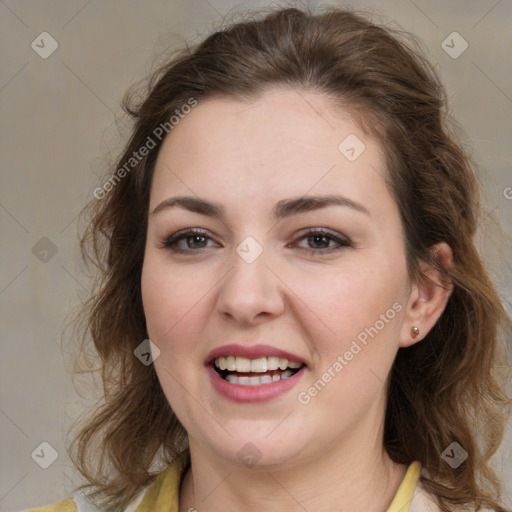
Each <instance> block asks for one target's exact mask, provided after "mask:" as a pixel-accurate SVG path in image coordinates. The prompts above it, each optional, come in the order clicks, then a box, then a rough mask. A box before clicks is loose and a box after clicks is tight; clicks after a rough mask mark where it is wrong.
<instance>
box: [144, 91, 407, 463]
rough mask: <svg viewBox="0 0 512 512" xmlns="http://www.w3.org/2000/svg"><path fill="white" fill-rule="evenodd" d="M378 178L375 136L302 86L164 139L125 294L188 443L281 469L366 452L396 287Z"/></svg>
mask: <svg viewBox="0 0 512 512" xmlns="http://www.w3.org/2000/svg"><path fill="white" fill-rule="evenodd" d="M363 144H364V145H363ZM384 172H385V167H384V157H383V154H382V152H381V150H380V147H379V145H378V144H377V143H376V141H375V140H374V139H372V138H371V137H369V136H367V135H366V134H364V133H363V132H362V131H361V129H360V128H359V127H358V126H357V125H356V124H355V123H354V122H353V121H352V120H351V119H350V117H349V116H348V115H347V114H346V113H344V112H340V111H339V110H337V111H335V110H334V108H333V106H332V104H331V103H330V102H329V100H328V99H326V98H324V97H322V96H320V95H318V94H316V93H313V92H308V91H300V93H299V92H296V91H292V90H285V89H276V90H273V91H271V92H267V93H265V95H264V96H262V97H261V98H260V99H258V100H254V101H251V102H249V103H245V102H242V101H241V100H238V99H234V98H216V99H210V100H205V101H203V102H200V103H199V104H198V106H196V107H195V108H194V109H193V110H192V111H191V113H190V114H188V115H187V116H186V117H184V118H183V119H181V121H180V122H179V124H178V125H177V126H175V127H174V129H173V130H172V131H171V132H170V134H169V136H168V137H167V138H166V139H165V141H164V143H163V145H162V147H161V150H160V153H159V156H158V161H157V163H156V168H155V174H154V179H153V183H152V189H151V198H150V215H149V219H148V235H147V244H146V251H145V259H144V267H143V273H142V295H143V303H144V311H145V315H146V319H147V327H148V334H149V337H150V339H151V340H152V342H153V343H154V344H155V345H156V346H157V347H158V348H159V350H160V354H159V356H158V357H156V359H155V362H154V364H155V369H156V371H157V374H158V377H159V379H160V382H161V384H162V387H163V390H164V392H165V395H166V397H167V399H168V401H169V403H170V404H171V406H172V409H173V410H174V411H175V413H176V415H177V416H178V418H179V420H180V421H181V422H182V424H183V425H184V427H185V429H186V430H187V432H188V434H189V440H190V443H191V447H192V446H195V447H196V449H198V448H200V449H201V450H202V451H203V453H210V454H215V455H217V456H220V457H221V458H223V459H224V460H225V461H228V462H232V463H237V464H242V463H245V464H246V465H250V464H254V463H256V462H257V463H258V464H259V465H260V466H262V467H265V466H266V467H270V466H269V465H272V464H279V465H280V466H281V467H285V466H289V467H292V466H294V465H297V464H299V463H304V462H306V461H308V460H311V459H312V458H315V457H322V456H323V455H325V454H327V453H333V451H336V450H337V449H338V447H341V446H344V445H345V446H346V445H347V443H349V442H350V444H351V446H353V447H357V446H359V447H360V446H362V444H364V443H366V444H367V445H368V443H370V444H372V445H373V443H374V442H375V443H377V444H378V443H380V444H381V443H382V440H381V435H382V430H381V426H382V425H381V424H382V420H383V415H384V411H385V400H386V384H385V383H386V379H387V375H388V372H389V370H390V367H391V365H392V363H393V360H394V358H395V355H396V352H397V350H398V347H399V343H400V339H401V337H402V336H403V332H405V331H406V328H405V326H404V310H405V307H406V303H407V301H408V299H409V295H410V291H411V285H410V282H409V280H408V276H407V271H406V259H405V252H404V240H403V233H402V227H401V222H400V217H399V212H398V210H397V206H396V204H395V202H394V201H393V199H392V197H391V196H390V194H389V192H388V190H387V188H386V186H385V183H384V177H383V176H384ZM178 196H179V197H186V198H189V199H186V200H183V201H181V202H175V203H174V204H171V201H172V200H173V199H174V198H177V197H178ZM335 196H339V197H338V198H337V199H336V201H331V202H324V200H323V198H327V197H330V198H334V197H335ZM308 198H312V199H311V200H310V199H308ZM201 202H205V204H204V205H202V204H201ZM206 203H208V204H206ZM210 204H212V205H214V206H210ZM155 209H156V211H155ZM189 228H194V229H196V230H199V232H198V233H197V232H196V233H193V234H190V233H189V234H188V235H187V234H186V233H185V234H184V235H183V236H180V237H179V238H178V237H174V238H171V237H173V236H174V235H175V234H177V233H178V232H182V234H183V232H184V231H185V230H187V229H189ZM167 240H169V242H168V243H167V244H166V241H167ZM409 329H410V326H409ZM286 359H287V360H288V361H286ZM216 364H217V365H218V366H220V367H221V368H224V370H223V371H221V370H220V368H218V369H215V365H216ZM277 366H279V367H280V368H277ZM297 367H300V370H299V371H298V372H297V373H294V372H296V371H297ZM269 368H270V369H269ZM276 368H277V369H276ZM283 368H288V370H286V369H285V370H283ZM249 370H250V371H249ZM265 370H266V371H265ZM221 374H222V375H221Z"/></svg>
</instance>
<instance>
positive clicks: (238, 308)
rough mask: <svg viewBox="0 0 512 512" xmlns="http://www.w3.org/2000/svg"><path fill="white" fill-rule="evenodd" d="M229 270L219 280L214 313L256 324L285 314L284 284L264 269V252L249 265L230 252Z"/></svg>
mask: <svg viewBox="0 0 512 512" xmlns="http://www.w3.org/2000/svg"><path fill="white" fill-rule="evenodd" d="M232 261H233V263H232V268H231V270H230V271H229V272H228V273H227V274H226V276H225V277H224V279H223V280H222V281H221V288H220V292H219V296H218V299H217V310H218V311H219V313H220V314H221V315H222V316H224V317H225V318H229V319H233V320H236V321H237V322H239V323H243V324H255V323H258V322H260V321H265V320H269V319H270V318H274V317H277V316H279V315H281V314H282V313H283V311H284V298H283V289H284V285H283V284H282V281H281V280H280V279H279V277H278V276H277V275H276V274H277V273H276V272H275V271H274V270H273V269H271V268H269V267H268V266H267V263H268V262H267V258H266V257H265V251H263V253H262V254H260V255H259V257H258V258H257V259H256V260H255V261H253V262H252V263H248V262H247V261H245V260H244V259H243V258H242V257H241V256H240V255H239V254H238V253H237V252H236V251H234V252H233V260H232Z"/></svg>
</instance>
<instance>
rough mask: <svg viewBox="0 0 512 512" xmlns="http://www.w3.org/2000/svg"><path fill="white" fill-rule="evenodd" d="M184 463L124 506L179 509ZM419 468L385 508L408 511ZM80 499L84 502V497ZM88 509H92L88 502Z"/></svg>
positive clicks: (141, 511) (70, 504) (150, 511)
mask: <svg viewBox="0 0 512 512" xmlns="http://www.w3.org/2000/svg"><path fill="white" fill-rule="evenodd" d="M186 467H187V460H186V459H185V458H184V457H179V458H177V459H176V460H174V461H173V463H172V464H170V465H169V467H168V468H167V469H166V470H165V471H163V472H162V473H160V475H158V477H157V478H156V480H155V481H154V482H153V483H152V484H151V485H150V486H149V487H148V489H147V490H146V491H145V492H144V493H143V495H142V496H141V497H140V498H139V499H138V500H136V503H134V504H132V505H131V506H129V507H128V508H127V509H126V510H127V511H128V510H129V511H133V512H178V498H179V491H180V484H181V478H182V476H183V474H184V473H185V469H186ZM420 471H421V464H420V463H419V462H413V463H412V464H411V465H410V466H409V468H408V469H407V473H406V475H405V477H404V479H403V480H402V483H401V484H400V487H399V488H398V491H397V493H396V495H395V497H394V499H393V501H392V503H391V505H390V506H389V508H388V510H387V512H409V505H410V503H411V501H412V499H413V495H414V491H415V488H416V484H417V482H418V478H419V476H420ZM75 500H76V501H75ZM83 503H84V504H85V501H84V502H83ZM80 505H81V501H80V499H76V498H75V499H73V498H68V499H65V500H62V501H59V502H58V503H56V504H55V505H52V506H50V507H44V508H35V509H31V510H29V511H28V512H80V510H81V509H82V507H81V506H80ZM83 508H84V509H85V508H86V507H85V506H84V507H83ZM87 510H91V509H90V505H89V508H87ZM411 511H412V509H411Z"/></svg>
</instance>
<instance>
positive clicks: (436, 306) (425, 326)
mask: <svg viewBox="0 0 512 512" xmlns="http://www.w3.org/2000/svg"><path fill="white" fill-rule="evenodd" d="M430 251H431V254H432V256H434V258H435V259H436V260H437V261H438V262H439V263H440V264H441V266H442V267H444V268H445V269H447V270H448V269H450V268H451V266H452V263H453V253H452V249H451V247H450V246H449V245H448V244H447V243H446V242H440V243H438V244H436V245H434V246H432V247H431V249H430ZM420 267H421V272H422V277H421V279H420V280H419V282H417V283H414V284H413V285H412V289H411V294H410V296H409V300H408V301H407V305H406V308H405V314H404V323H403V325H402V332H401V333H400V339H399V346H400V347H409V346H411V345H414V344H415V343H417V342H418V341H421V340H422V339H423V338H424V337H425V336H426V335H427V333H428V332H429V331H430V329H432V327H434V325H435V323H436V322H437V320H438V319H439V317H440V316H441V315H442V314H443V311H444V309H445V307H446V304H447V302H448V299H449V298H450V295H451V293H452V291H453V284H452V282H451V281H448V282H447V278H446V276H444V275H442V274H441V273H440V272H439V271H438V270H437V269H435V268H433V267H432V266H431V265H429V264H428V263H427V262H425V261H421V262H420ZM413 327H417V328H418V330H419V334H418V335H417V336H415V337H414V334H413V332H412V328H413Z"/></svg>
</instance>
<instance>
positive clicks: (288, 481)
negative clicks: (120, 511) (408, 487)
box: [179, 429, 407, 512]
mask: <svg viewBox="0 0 512 512" xmlns="http://www.w3.org/2000/svg"><path fill="white" fill-rule="evenodd" d="M367 433H368V432H367V431H366V429H362V430H354V432H352V434H351V435H350V436H346V433H344V436H345V437H344V440H343V441H342V442H340V440H339V439H338V438H336V439H334V440H333V442H332V443H330V444H329V445H327V446H326V445H324V449H323V450H322V451H321V452H317V454H316V456H315V457H308V459H307V460H296V461H293V462H295V464H294V463H291V462H288V463H287V464H286V468H285V469H283V467H281V466H280V467H279V469H277V470H276V469H273V468H269V467H258V465H257V464H256V465H255V466H253V467H251V468H243V469H240V467H239V466H235V465H232V464H230V463H229V462H227V461H226V460H225V459H221V458H220V457H215V456H211V453H209V452H208V451H206V450H205V449H204V447H202V446H200V445H199V443H197V442H196V441H195V440H194V439H190V440H189V442H190V453H191V469H190V470H189V471H188V472H187V474H186V475H185V477H184V479H183V481H182V486H181V492H180V508H179V512H190V511H191V510H192V511H194V510H196V511H198V512H220V511H224V510H244V511H247V512H253V511H254V512H256V511H257V512H260V511H261V510H262V509H263V510H266V511H268V512H277V511H282V510H287V511H290V512H304V511H305V510H315V511H318V512H327V511H332V510H336V511H338V512H359V511H361V512H363V511H368V510H372V511H375V512H386V510H387V509H388V507H389V505H390V503H391V501H392V500H393V497H394V495H395V493H396V491H397V489H398V487H399V485H400V482H401V481H402V479H403V477H404V475H405V472H406V469H407V468H406V467H405V466H403V465H398V464H395V463H393V462H392V461H391V459H390V458H389V457H388V455H387V454H386V453H385V451H384V450H383V447H382V438H381V436H380V433H378V435H376V436H374V437H373V438H372V437H369V436H367V435H366V434H367Z"/></svg>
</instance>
